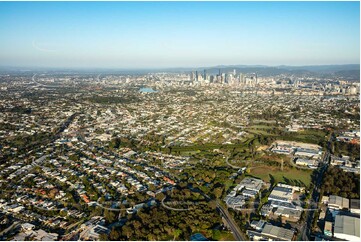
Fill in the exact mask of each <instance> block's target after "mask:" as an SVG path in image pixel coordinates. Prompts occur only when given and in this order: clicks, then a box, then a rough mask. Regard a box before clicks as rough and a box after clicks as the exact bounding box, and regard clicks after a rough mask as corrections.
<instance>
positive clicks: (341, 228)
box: [333, 215, 360, 241]
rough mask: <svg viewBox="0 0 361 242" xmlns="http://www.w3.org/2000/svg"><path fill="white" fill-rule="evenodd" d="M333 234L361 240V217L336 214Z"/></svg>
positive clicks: (346, 238) (347, 238)
mask: <svg viewBox="0 0 361 242" xmlns="http://www.w3.org/2000/svg"><path fill="white" fill-rule="evenodd" d="M333 236H334V237H336V238H338V239H344V240H352V241H356V240H357V241H360V218H355V217H351V216H345V215H336V217H335V226H334V233H333Z"/></svg>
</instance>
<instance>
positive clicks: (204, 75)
mask: <svg viewBox="0 0 361 242" xmlns="http://www.w3.org/2000/svg"><path fill="white" fill-rule="evenodd" d="M206 79H207V77H206V70H205V69H204V71H203V80H206Z"/></svg>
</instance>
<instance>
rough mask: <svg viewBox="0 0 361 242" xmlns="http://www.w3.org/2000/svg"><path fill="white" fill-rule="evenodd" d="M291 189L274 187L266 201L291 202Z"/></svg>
mask: <svg viewBox="0 0 361 242" xmlns="http://www.w3.org/2000/svg"><path fill="white" fill-rule="evenodd" d="M292 200H293V189H292V188H289V187H281V186H276V187H275V188H273V190H272V192H271V194H270V195H269V197H268V201H280V202H292Z"/></svg>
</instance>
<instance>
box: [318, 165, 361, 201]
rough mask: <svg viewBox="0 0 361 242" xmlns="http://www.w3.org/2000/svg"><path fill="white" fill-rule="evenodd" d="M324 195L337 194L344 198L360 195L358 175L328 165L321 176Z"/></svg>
mask: <svg viewBox="0 0 361 242" xmlns="http://www.w3.org/2000/svg"><path fill="white" fill-rule="evenodd" d="M322 190H323V192H324V195H338V196H342V197H346V198H359V197H360V175H357V174H354V173H352V172H344V171H343V170H342V169H340V168H338V167H333V166H331V167H329V168H328V170H327V172H326V173H325V176H324V178H323V186H322Z"/></svg>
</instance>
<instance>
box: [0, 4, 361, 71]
mask: <svg viewBox="0 0 361 242" xmlns="http://www.w3.org/2000/svg"><path fill="white" fill-rule="evenodd" d="M359 19H360V3H359V2H0V34H1V36H2V37H1V38H0V53H1V54H0V66H15V67H16V66H28V67H62V68H63V67H64V68H69V67H71V68H169V67H200V66H216V65H220V64H221V65H242V64H244V65H271V66H272V65H273V66H274V65H329V64H358V63H360V22H359Z"/></svg>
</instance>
